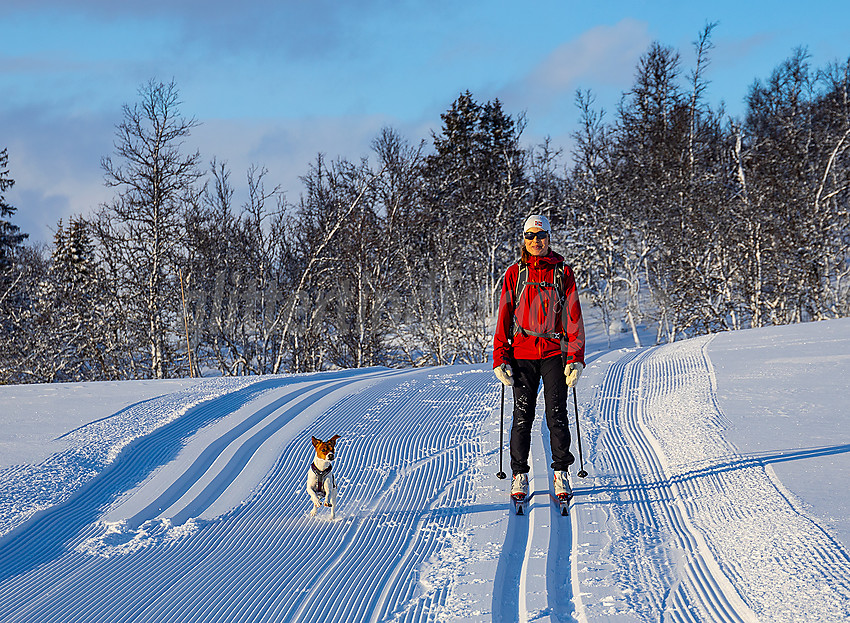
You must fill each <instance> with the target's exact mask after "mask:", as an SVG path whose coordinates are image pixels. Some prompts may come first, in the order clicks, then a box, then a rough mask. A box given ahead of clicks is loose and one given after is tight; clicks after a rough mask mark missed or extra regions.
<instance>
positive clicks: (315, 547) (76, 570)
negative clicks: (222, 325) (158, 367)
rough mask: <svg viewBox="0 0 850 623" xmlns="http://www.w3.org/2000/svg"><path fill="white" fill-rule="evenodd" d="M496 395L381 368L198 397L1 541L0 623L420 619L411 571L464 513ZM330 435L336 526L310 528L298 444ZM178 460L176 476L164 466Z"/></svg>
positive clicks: (416, 571)
mask: <svg viewBox="0 0 850 623" xmlns="http://www.w3.org/2000/svg"><path fill="white" fill-rule="evenodd" d="M453 370H454V371H453ZM458 370H460V371H458ZM493 387H494V383H493V380H492V374H491V373H490V371H489V370H487V371H483V370H479V369H470V368H469V367H464V368H457V369H452V368H444V369H441V370H440V371H439V372H432V371H429V370H427V369H425V370H414V371H391V370H385V371H377V372H375V371H372V372H366V373H363V372H360V373H356V374H337V375H334V374H328V375H315V376H312V377H310V376H308V377H298V376H296V377H293V378H288V377H284V378H282V379H280V380H277V379H268V380H264V381H261V382H260V383H255V384H252V385H249V386H248V387H247V388H245V389H241V390H238V391H234V392H232V393H230V394H227V395H224V396H221V397H218V398H215V399H212V400H209V401H206V402H203V403H202V404H200V405H198V406H195V407H193V408H192V409H189V410H188V411H187V412H186V413H185V414H184V415H183V416H182V417H179V418H177V419H176V420H174V421H173V422H170V423H168V424H166V425H164V426H161V427H160V428H158V429H156V430H155V431H154V432H152V433H150V434H148V435H146V436H143V437H141V438H140V439H137V440H136V441H134V442H133V443H130V444H129V445H127V446H126V447H124V448H123V451H122V452H120V454H118V455H117V458H115V460H114V461H113V462H112V463H109V464H108V465H107V466H106V467H105V468H104V469H103V470H102V471H101V472H100V473H98V474H97V475H96V476H95V477H94V478H92V479H91V480H90V481H89V482H87V483H86V484H85V485H83V486H81V487H80V488H79V489H78V490H77V491H76V492H75V493H74V494H73V495H71V496H70V498H68V499H66V500H62V501H61V502H60V503H58V504H55V505H54V506H51V507H50V508H48V509H47V510H44V511H42V512H40V513H38V514H36V515H35V516H33V517H32V518H30V519H29V521H27V522H26V523H24V524H23V525H21V526H19V527H18V528H16V529H15V530H13V531H12V532H10V533H9V534H7V535H6V536H5V537H4V538H3V539H2V541H0V620H2V621H4V622H9V623H13V622H17V621H27V622H35V621H68V620H74V621H110V622H113V621H114V622H118V621H169V622H178V621H222V622H224V621H227V622H231V621H251V622H259V621H333V620H339V621H384V620H394V621H427V620H433V619H432V618H429V617H433V614H434V612H436V611H437V610H439V607H440V606H441V605H443V604H444V603H445V599H446V596H447V594H448V590H449V587H448V584H445V585H436V586H428V585H427V584H426V583H425V582H423V579H422V578H420V577H419V575H420V573H421V569H422V568H423V565H424V564H425V563H426V562H427V561H428V560H430V559H432V558H433V557H435V556H437V555H439V553H440V552H441V551H444V550H445V549H446V548H447V547H450V543H451V538H452V535H453V534H454V533H455V532H456V531H457V529H458V527H459V525H460V523H461V521H462V517H463V514H464V512H465V510H464V509H465V508H466V507H467V506H468V504H469V503H470V501H471V497H470V491H471V476H470V473H471V471H472V470H470V465H471V463H472V462H473V461H474V458H475V457H476V456H477V455H479V454H481V452H480V448H479V442H478V437H477V433H478V430H479V428H480V426H481V423H482V421H483V420H484V418H486V417H488V416H489V415H490V412H491V411H492V403H493V401H494V399H495V394H494V391H493ZM156 406H157V402H156V401H153V402H150V403H148V404H147V406H146V408H148V409H155V408H156ZM137 415H138V414H137ZM227 417H230V418H237V417H238V421H234V422H232V423H227V422H224V419H226V418H227ZM216 423H221V425H220V426H219V428H216ZM224 424H228V425H227V426H225V425H224ZM219 429H220V430H219ZM287 431H288V432H287ZM219 433H220V434H219ZM332 434H339V435H341V437H342V439H340V441H339V442H338V445H337V461H336V466H335V474H336V477H337V483H338V485H339V488H340V496H339V505H338V506H339V507H338V509H337V519H336V520H335V521H330V520H329V514H328V510H327V509H321V510H320V513H319V515H318V516H317V517H315V518H311V517H308V516H307V514H308V512H309V510H311V509H312V504H311V503H310V502H309V498H308V496H307V494H306V492H305V482H306V477H307V470H308V469H309V464H310V461H311V460H312V456H313V454H312V444H311V443H310V437H311V435H316V436H319V437H322V438H327V437H330V436H331V435H332ZM193 439H195V440H201V441H202V442H203V443H201V442H200V441H198V442H196V443H194V444H193V443H192V440H193ZM269 445H273V446H274V447H278V446H279V447H280V451H279V452H278V453H277V454H276V455H275V456H277V459H276V461H274V462H273V465H272V466H271V468H270V470H269V471H268V473H267V474H266V475H265V477H264V478H263V479H262V482H261V483H259V484H257V483H255V486H254V490H253V491H252V492H251V493H250V495H248V497H247V499H246V500H245V501H244V502H243V503H242V504H240V505H238V506H236V508H233V509H231V510H229V511H227V512H224V513H223V514H222V515H220V516H213V517H206V516H205V515H204V513H205V512H206V511H209V509H211V508H212V507H214V506H215V504H216V503H217V500H218V499H219V497H220V496H222V495H223V494H224V492H225V491H227V490H228V487H232V486H234V483H235V482H236V481H237V479H238V478H239V477H240V474H242V473H243V472H244V471H245V469H246V466H247V465H249V463H250V462H251V461H252V460H254V459H255V458H256V456H257V455H258V454H259V453H261V452H262V451H263V449H264V446H269ZM196 446H197V447H196ZM180 452H184V453H187V454H184V455H183V456H184V459H183V464H185V465H188V466H189V467H188V468H187V469H185V470H182V471H177V470H169V469H168V465H169V463H170V462H171V461H173V460H174V459H175V458H177V457H178V456H179V455H180ZM186 457H188V458H186ZM170 471H171V472H174V473H169V472H170ZM163 483H164V484H163ZM152 491H153V493H152ZM105 518H108V520H106V519H105Z"/></svg>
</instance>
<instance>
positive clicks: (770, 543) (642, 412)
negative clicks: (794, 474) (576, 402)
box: [572, 338, 850, 623]
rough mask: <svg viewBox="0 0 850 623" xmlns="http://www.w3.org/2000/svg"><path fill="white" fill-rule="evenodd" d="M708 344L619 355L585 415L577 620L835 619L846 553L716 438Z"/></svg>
mask: <svg viewBox="0 0 850 623" xmlns="http://www.w3.org/2000/svg"><path fill="white" fill-rule="evenodd" d="M709 342H710V338H703V339H693V340H687V341H684V342H680V343H676V344H673V345H667V346H663V347H656V348H651V349H644V350H639V351H632V352H630V353H627V354H625V355H623V356H620V358H619V359H617V360H616V361H614V362H613V363H611V364H610V366H609V367H608V369H607V370H606V372H605V375H604V379H603V381H602V383H601V385H600V386H599V389H598V391H597V393H596V395H595V396H594V398H593V400H592V401H590V403H589V404H588V405H585V407H586V410H585V413H583V415H584V418H585V420H586V421H587V428H588V429H589V431H590V434H587V435H586V437H587V438H588V441H590V444H589V445H590V448H589V450H588V451H587V454H588V455H590V456H591V458H592V460H593V462H594V464H595V466H596V467H595V469H596V470H597V472H598V473H599V475H598V476H597V477H596V478H595V479H594V483H593V485H591V486H589V487H585V486H581V484H580V486H579V487H578V488H577V489H576V494H577V498H578V503H577V504H575V503H574V509H575V511H574V513H573V516H574V520H573V523H574V529H575V530H576V533H577V534H578V535H579V537H578V539H579V542H578V543H577V544H576V546H575V548H574V551H573V552H572V563H573V567H574V568H573V584H574V592H575V593H576V595H577V598H576V600H575V601H576V610H577V615H578V618H579V620H582V621H585V620H586V621H662V620H663V621H665V622H667V621H672V622H712V623H713V622H728V623H738V622H750V621H771V622H782V621H789V622H790V621H835V622H838V621H846V620H848V617H850V612H848V609H847V604H848V596H850V593H848V591H850V566H848V562H850V560H848V556H847V553H846V551H844V549H843V548H842V547H841V545H840V544H839V543H837V541H836V540H835V539H833V538H832V537H831V536H829V535H828V534H827V533H825V532H824V531H823V530H822V529H821V528H820V527H819V526H818V525H817V523H815V522H814V521H812V520H811V519H809V518H808V517H806V516H805V513H804V512H803V511H802V510H801V508H800V505H799V504H798V503H797V502H796V501H794V500H793V497H792V496H790V495H789V494H788V493H787V492H786V491H785V490H784V489H783V488H782V486H781V484H780V483H779V482H778V480H777V479H776V478H775V477H774V476H773V474H772V471H771V470H770V468H769V465H767V464H766V461H764V460H763V459H762V458H760V457H743V456H741V455H739V454H738V453H737V452H736V451H735V449H734V448H733V447H732V446H731V444H729V443H728V442H726V441H725V439H724V438H723V436H722V429H723V426H724V417H725V416H724V415H723V413H722V412H721V410H720V409H719V406H718V405H717V400H716V387H715V382H714V373H713V368H712V367H711V362H710V360H709V358H708V355H707V352H706V348H707V345H708V343H709ZM682 439H689V441H690V443H687V444H683V443H682ZM766 570H767V571H769V573H764V571H766ZM761 577H766V578H770V579H769V580H767V581H765V582H761V581H760V580H759V578H761ZM777 578H779V579H780V581H778V582H777V581H776V580H777ZM632 586H639V587H641V590H640V591H639V592H632V591H631V590H630V589H629V587H632ZM789 595H794V599H795V601H794V603H793V605H791V604H789V601H788V597H789Z"/></svg>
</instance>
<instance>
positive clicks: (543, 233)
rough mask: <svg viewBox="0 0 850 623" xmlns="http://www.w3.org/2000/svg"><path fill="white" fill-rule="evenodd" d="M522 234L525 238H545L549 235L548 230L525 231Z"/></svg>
mask: <svg viewBox="0 0 850 623" xmlns="http://www.w3.org/2000/svg"><path fill="white" fill-rule="evenodd" d="M523 235H524V236H525V239H526V240H534V239H535V238H539V239H540V240H545V239H546V238H548V237H549V232H548V231H527V232H525V234H523Z"/></svg>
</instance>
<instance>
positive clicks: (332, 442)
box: [328, 435, 340, 445]
mask: <svg viewBox="0 0 850 623" xmlns="http://www.w3.org/2000/svg"><path fill="white" fill-rule="evenodd" d="M337 439H340V436H339V435H334V436H333V437H331V438H330V439H328V443H329V444H331V445H333V444H335V443H336V440H337Z"/></svg>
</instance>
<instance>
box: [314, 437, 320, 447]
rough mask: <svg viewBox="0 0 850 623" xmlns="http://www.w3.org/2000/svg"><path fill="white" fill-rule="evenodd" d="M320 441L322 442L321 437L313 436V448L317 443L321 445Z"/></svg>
mask: <svg viewBox="0 0 850 623" xmlns="http://www.w3.org/2000/svg"><path fill="white" fill-rule="evenodd" d="M321 443H322V440H321V439H316V438H315V437H313V447H314V448H318V447H319V445H321Z"/></svg>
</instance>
